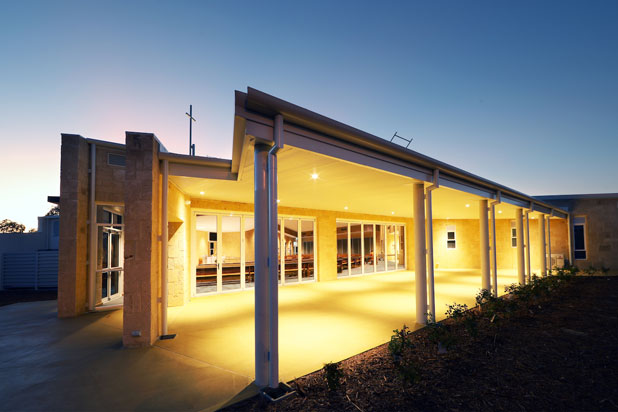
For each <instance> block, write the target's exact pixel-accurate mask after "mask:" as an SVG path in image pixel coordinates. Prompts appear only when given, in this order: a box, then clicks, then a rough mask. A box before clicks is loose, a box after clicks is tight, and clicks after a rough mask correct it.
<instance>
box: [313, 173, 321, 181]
mask: <svg viewBox="0 0 618 412" xmlns="http://www.w3.org/2000/svg"><path fill="white" fill-rule="evenodd" d="M318 177H320V176H319V175H318V174H317V173H311V178H312V179H313V180H318Z"/></svg>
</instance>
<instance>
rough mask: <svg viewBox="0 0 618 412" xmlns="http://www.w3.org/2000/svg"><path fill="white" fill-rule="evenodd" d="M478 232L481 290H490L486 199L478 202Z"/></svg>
mask: <svg viewBox="0 0 618 412" xmlns="http://www.w3.org/2000/svg"><path fill="white" fill-rule="evenodd" d="M479 230H480V238H481V244H480V250H481V288H482V289H485V290H491V281H490V272H489V222H488V221H487V199H482V200H479Z"/></svg>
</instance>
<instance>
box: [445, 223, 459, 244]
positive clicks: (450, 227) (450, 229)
mask: <svg viewBox="0 0 618 412" xmlns="http://www.w3.org/2000/svg"><path fill="white" fill-rule="evenodd" d="M450 232H453V238H452V239H449V238H448V234H449V233H450ZM449 242H454V243H455V246H454V247H449ZM456 249H457V226H456V225H448V226H447V227H446V250H456Z"/></svg>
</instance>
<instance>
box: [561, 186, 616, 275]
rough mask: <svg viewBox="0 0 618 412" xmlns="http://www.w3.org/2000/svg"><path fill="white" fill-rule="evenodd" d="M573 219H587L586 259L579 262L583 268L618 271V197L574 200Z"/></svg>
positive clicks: (576, 262)
mask: <svg viewBox="0 0 618 412" xmlns="http://www.w3.org/2000/svg"><path fill="white" fill-rule="evenodd" d="M571 205H572V206H571V216H572V217H579V216H583V217H585V218H586V254H587V256H586V257H587V259H586V260H576V261H575V264H576V265H577V266H578V267H579V268H582V269H586V268H588V267H589V266H594V267H596V268H600V267H602V266H604V267H607V268H609V269H610V270H612V272H618V196H616V197H614V198H600V199H591V198H585V199H574V200H573V201H572V202H571Z"/></svg>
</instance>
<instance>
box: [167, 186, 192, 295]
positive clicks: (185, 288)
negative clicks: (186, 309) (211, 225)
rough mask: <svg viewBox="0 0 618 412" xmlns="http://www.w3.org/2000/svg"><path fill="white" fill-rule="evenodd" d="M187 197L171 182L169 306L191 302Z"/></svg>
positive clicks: (169, 189) (168, 257) (169, 201)
mask: <svg viewBox="0 0 618 412" xmlns="http://www.w3.org/2000/svg"><path fill="white" fill-rule="evenodd" d="M187 200H188V199H187V197H186V196H185V194H184V193H183V192H182V191H181V190H180V189H178V188H177V187H176V185H174V184H173V183H171V182H168V209H167V215H168V216H167V218H168V249H167V280H168V286H167V288H168V289H167V291H168V301H167V303H168V306H182V305H184V304H185V303H187V302H188V301H189V296H190V294H189V293H188V292H189V290H190V287H191V285H190V278H189V242H188V238H189V236H190V233H191V230H190V228H189V225H190V220H191V219H190V216H191V215H190V206H189V205H187V204H186V202H187Z"/></svg>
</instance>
